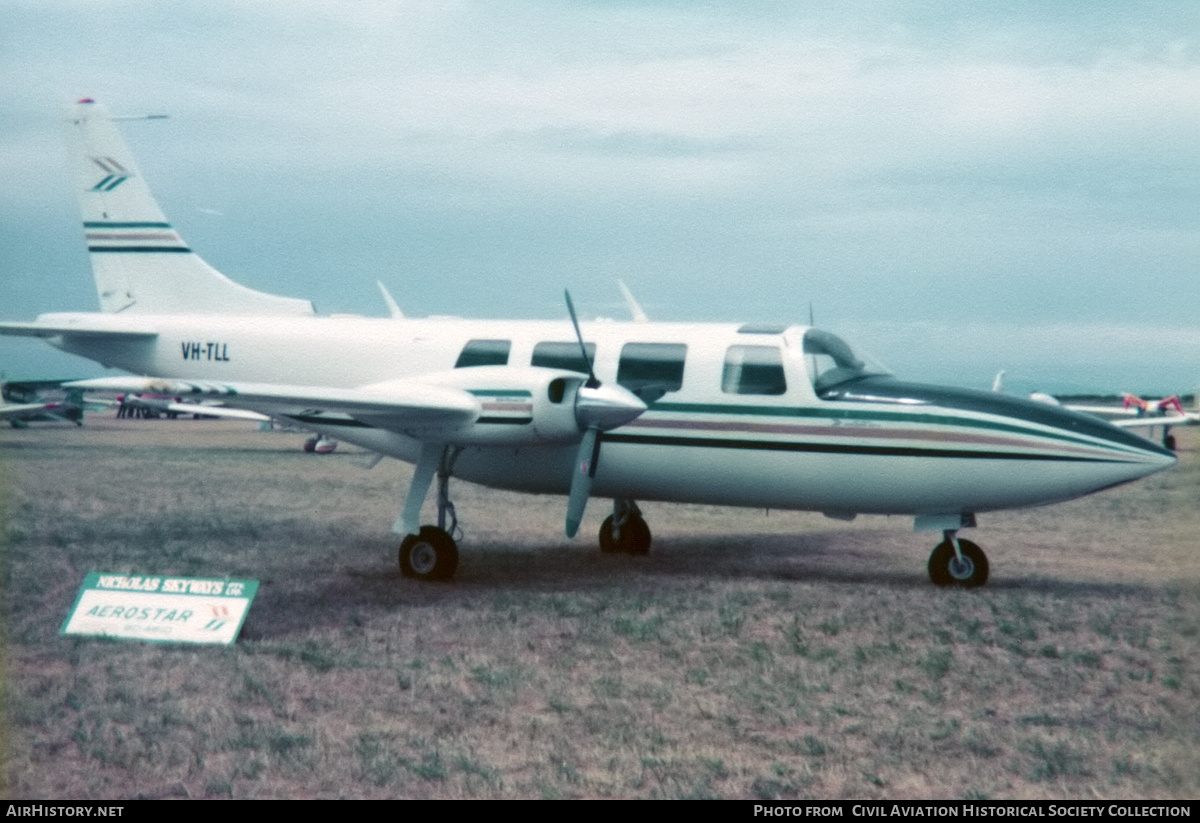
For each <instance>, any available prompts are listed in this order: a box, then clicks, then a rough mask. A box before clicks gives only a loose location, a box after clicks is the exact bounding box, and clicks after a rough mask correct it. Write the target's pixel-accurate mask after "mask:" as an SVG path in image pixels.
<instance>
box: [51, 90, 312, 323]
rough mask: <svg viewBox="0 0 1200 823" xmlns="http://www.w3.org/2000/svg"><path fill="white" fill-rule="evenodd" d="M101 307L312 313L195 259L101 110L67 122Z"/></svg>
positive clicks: (75, 112)
mask: <svg viewBox="0 0 1200 823" xmlns="http://www.w3.org/2000/svg"><path fill="white" fill-rule="evenodd" d="M67 131H68V133H69V137H70V139H71V142H72V144H73V152H72V153H73V154H74V161H75V194H76V197H77V198H78V199H79V208H80V211H81V212H82V214H83V230H84V234H85V235H86V238H87V248H88V254H89V255H90V257H91V261H92V272H93V274H94V275H95V278H96V291H97V293H98V294H99V297H100V310H101V311H104V312H109V313H117V312H121V313H125V314H236V315H265V316H289V317H295V316H303V315H312V314H313V313H314V312H313V306H312V303H310V302H309V301H307V300H298V299H295V298H292V297H280V296H279V295H274V294H267V293H265V292H260V291H255V290H254V289H250V288H247V287H245V286H242V285H240V284H238V283H235V282H234V281H232V280H230V279H229V278H228V277H226V276H225V275H223V274H221V273H220V272H219V271H217V270H216V269H214V268H213V267H212V266H210V265H208V264H207V263H205V262H204V260H202V259H201V258H200V256H199V255H197V254H195V253H194V252H193V251H192V250H191V249H190V248H188V246H187V244H186V243H184V242H183V238H181V237H180V236H179V233H178V232H176V231H175V229H174V228H172V226H171V224H170V223H168V222H167V218H166V217H165V216H164V215H163V213H162V210H161V209H160V208H159V207H158V203H156V202H155V201H154V197H153V196H152V195H151V194H150V189H149V187H147V185H146V182H145V180H143V178H142V176H141V174H140V173H139V172H138V169H137V164H136V163H135V162H134V159H133V155H132V153H131V152H130V151H129V147H128V146H127V145H126V144H125V141H124V139H122V137H121V135H120V133H119V132H118V131H117V129H116V127H115V126H114V125H113V122H112V118H111V117H110V116H109V114H108V111H107V110H106V109H105V108H104V106H101V105H99V104H98V103H95V102H93V101H91V100H88V99H84V100H80V101H79V102H78V103H76V104H75V105H74V106H73V107H72V109H71V113H70V117H69V118H68V121H67Z"/></svg>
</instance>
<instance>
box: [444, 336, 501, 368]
mask: <svg viewBox="0 0 1200 823" xmlns="http://www.w3.org/2000/svg"><path fill="white" fill-rule="evenodd" d="M511 348H512V343H511V342H510V341H508V340H468V341H467V345H465V346H463V350H462V352H461V353H460V354H459V355H458V361H457V362H456V363H455V364H454V368H456V369H465V368H467V367H469V366H507V365H508V352H509V350H510V349H511Z"/></svg>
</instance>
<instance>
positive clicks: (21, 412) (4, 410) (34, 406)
mask: <svg viewBox="0 0 1200 823" xmlns="http://www.w3.org/2000/svg"><path fill="white" fill-rule="evenodd" d="M59 405H61V404H60V403H14V404H12V405H6V406H0V420H11V419H12V418H14V417H15V418H20V417H26V416H28V415H31V414H41V413H43V412H46V411H49V410H50V409H53V408H55V407H56V406H59Z"/></svg>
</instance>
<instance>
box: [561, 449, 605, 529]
mask: <svg viewBox="0 0 1200 823" xmlns="http://www.w3.org/2000/svg"><path fill="white" fill-rule="evenodd" d="M599 462H600V430H599V429H598V428H596V427H595V426H592V427H590V428H589V429H588V430H587V431H586V432H584V433H583V440H581V441H580V443H579V451H578V452H576V453H575V472H574V473H573V474H572V475H571V495H570V497H568V498H567V537H574V536H575V533H576V532H578V531H579V524H580V522H581V521H582V520H583V510H584V509H585V508H587V502H588V497H589V496H591V493H592V480H593V479H595V477H596V466H597V464H598V463H599Z"/></svg>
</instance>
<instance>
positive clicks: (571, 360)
mask: <svg viewBox="0 0 1200 823" xmlns="http://www.w3.org/2000/svg"><path fill="white" fill-rule="evenodd" d="M584 346H585V348H586V349H587V356H588V360H590V361H591V362H593V363H595V362H596V344H595V343H585V344H584ZM530 365H531V366H541V367H542V368H544V369H564V370H566V371H577V372H579V373H580V374H587V373H588V372H590V371H591V369H590V368H588V364H587V362H586V361H584V359H583V352H581V351H580V350H579V344H578V343H574V342H571V343H538V344H537V345H536V346H534V347H533V360H532V361H530Z"/></svg>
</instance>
